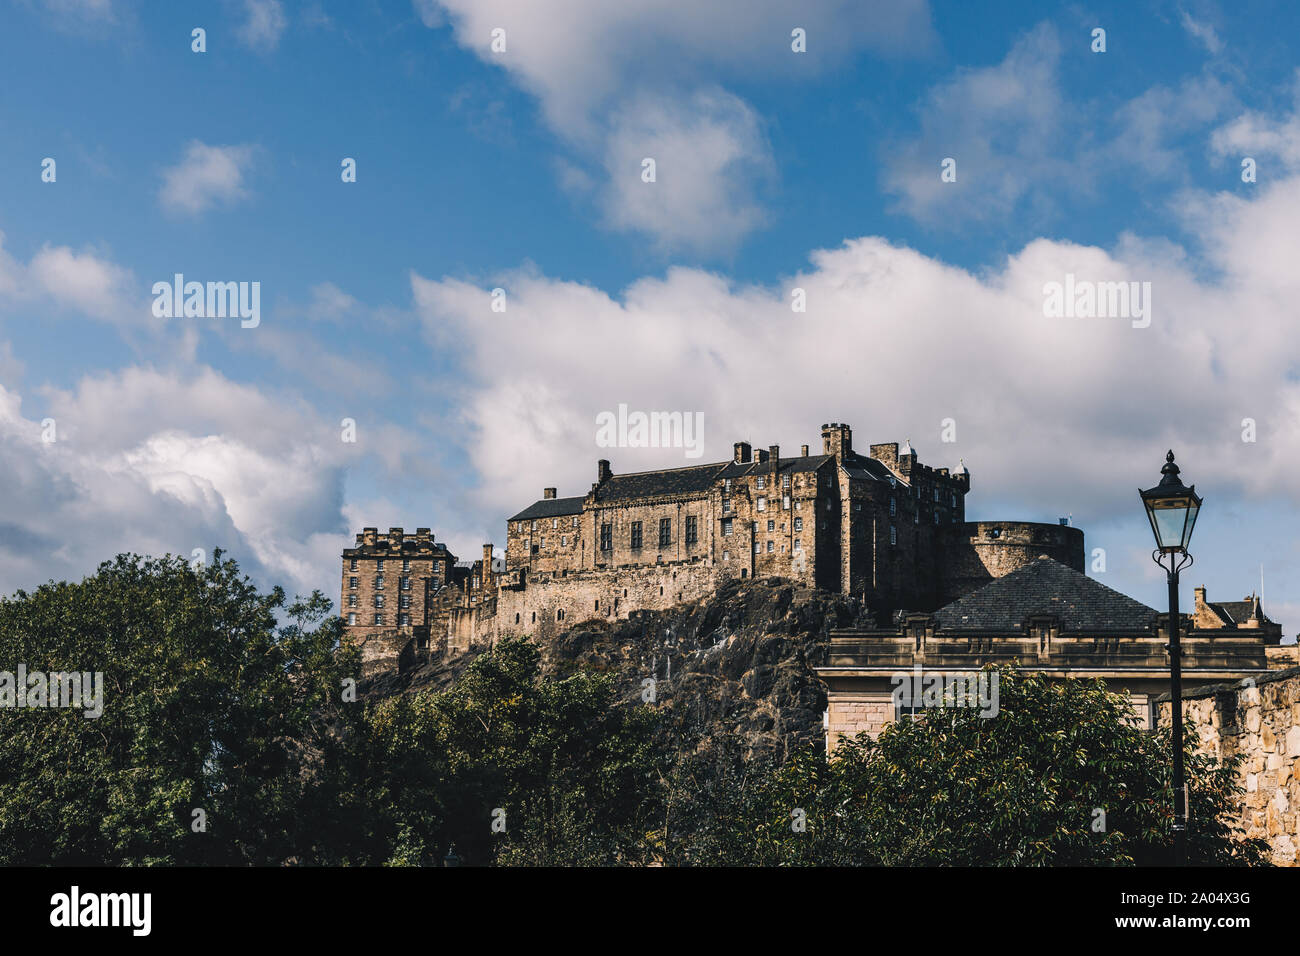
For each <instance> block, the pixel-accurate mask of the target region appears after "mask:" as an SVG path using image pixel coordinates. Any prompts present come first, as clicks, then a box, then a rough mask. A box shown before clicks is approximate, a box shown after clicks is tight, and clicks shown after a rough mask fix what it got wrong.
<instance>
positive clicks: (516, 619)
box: [515, 613, 519, 624]
mask: <svg viewBox="0 0 1300 956" xmlns="http://www.w3.org/2000/svg"><path fill="white" fill-rule="evenodd" d="M515 623H516V624H518V623H519V615H518V614H517V613H516V614H515Z"/></svg>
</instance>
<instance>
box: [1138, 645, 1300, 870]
mask: <svg viewBox="0 0 1300 956" xmlns="http://www.w3.org/2000/svg"><path fill="white" fill-rule="evenodd" d="M1159 707H1160V724H1161V726H1167V725H1168V724H1169V722H1170V719H1171V718H1170V713H1171V711H1170V704H1169V700H1168V699H1167V698H1162V700H1161V702H1160V704H1159ZM1183 715H1184V719H1185V720H1186V721H1188V722H1195V724H1196V726H1197V730H1198V731H1199V733H1200V736H1201V749H1202V750H1203V751H1205V752H1207V753H1210V754H1213V755H1214V756H1216V757H1219V758H1220V759H1222V758H1223V757H1226V756H1229V755H1231V754H1234V753H1240V754H1243V755H1244V756H1245V761H1244V763H1243V765H1242V768H1241V774H1242V782H1243V784H1244V785H1245V788H1246V793H1245V794H1244V796H1243V797H1242V807H1241V824H1242V825H1243V826H1244V827H1245V830H1246V836H1247V837H1262V838H1263V839H1265V840H1267V841H1268V843H1269V846H1270V847H1271V848H1272V860H1273V863H1275V864H1276V865H1278V866H1296V865H1297V849H1298V848H1300V667H1291V668H1288V669H1286V670H1282V671H1278V672H1276V673H1274V674H1269V675H1268V676H1266V677H1260V678H1255V679H1251V678H1248V679H1246V680H1243V681H1238V682H1236V683H1232V684H1215V685H1212V686H1210V687H1204V688H1193V689H1192V690H1191V691H1189V692H1187V693H1186V694H1185V695H1184V700H1183Z"/></svg>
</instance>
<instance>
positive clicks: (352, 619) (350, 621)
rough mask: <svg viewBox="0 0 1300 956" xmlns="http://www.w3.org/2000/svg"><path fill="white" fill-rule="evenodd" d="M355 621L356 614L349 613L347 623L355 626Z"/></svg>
mask: <svg viewBox="0 0 1300 956" xmlns="http://www.w3.org/2000/svg"><path fill="white" fill-rule="evenodd" d="M356 623H357V616H356V615H355V614H349V615H348V624H350V625H352V626H354V627H355V626H356Z"/></svg>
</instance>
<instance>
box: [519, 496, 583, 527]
mask: <svg viewBox="0 0 1300 956" xmlns="http://www.w3.org/2000/svg"><path fill="white" fill-rule="evenodd" d="M582 500H583V499H582V496H581V495H579V496H578V497H576V498H542V499H540V500H538V501H534V502H533V503H532V504H531V505H529V506H528V507H527V508H525V509H524V510H523V511H521V512H519V514H517V515H515V516H514V517H512V518H508V519H506V520H508V521H529V520H531V519H533V518H561V517H566V516H568V515H577V514H582Z"/></svg>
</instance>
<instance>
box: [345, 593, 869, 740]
mask: <svg viewBox="0 0 1300 956" xmlns="http://www.w3.org/2000/svg"><path fill="white" fill-rule="evenodd" d="M870 623H872V622H871V621H870V620H868V619H867V617H866V614H865V612H864V611H863V609H862V608H861V606H860V605H859V603H858V602H856V601H854V600H853V599H850V598H845V597H842V596H840V595H835V594H826V593H824V592H819V591H816V590H813V589H807V588H798V587H796V586H794V585H792V584H790V583H789V582H786V581H782V580H781V579H777V578H772V579H768V580H762V581H732V582H729V583H727V584H726V585H724V586H723V587H722V588H720V589H719V590H718V591H717V592H715V593H714V594H712V595H711V596H709V597H708V598H706V599H702V600H700V601H696V602H692V603H687V604H681V605H678V606H677V607H675V608H672V609H671V610H667V611H642V612H636V613H634V614H633V615H632V616H631V617H630V618H628V619H627V620H619V621H606V620H590V621H583V622H579V623H576V624H575V625H574V626H573V627H571V628H570V629H569V630H567V631H565V632H563V633H561V634H560V635H558V636H557V637H555V638H553V639H552V640H550V641H547V642H546V643H545V644H544V646H543V647H542V660H543V670H544V673H546V674H547V675H548V676H552V677H564V676H567V675H568V674H570V673H573V672H574V670H576V669H578V668H585V669H588V670H592V671H597V672H602V673H608V674H611V675H613V677H614V678H615V680H616V681H617V682H618V685H619V686H620V688H621V689H622V692H623V696H624V698H625V699H626V700H628V701H629V702H635V701H651V700H652V701H653V703H654V706H656V707H659V708H661V709H663V710H664V711H665V717H666V732H669V733H672V734H674V735H675V737H676V738H677V742H678V745H679V746H684V747H692V748H696V749H701V750H705V749H713V747H714V746H715V745H716V744H719V743H721V742H724V741H725V742H727V743H728V744H730V745H731V746H732V747H734V746H735V745H736V744H739V745H740V748H741V750H742V752H743V753H744V754H745V756H746V757H753V756H772V757H775V758H776V759H778V760H782V759H784V758H785V756H786V755H787V754H788V753H789V752H790V751H791V750H792V749H793V748H796V747H800V746H803V745H806V744H810V743H814V742H816V741H819V740H820V739H821V737H822V733H823V731H822V713H823V712H824V711H825V709H826V691H825V688H824V687H823V686H822V684H821V682H820V681H819V680H818V679H817V676H816V674H815V673H813V668H814V667H816V666H817V665H819V664H821V663H822V661H823V659H824V657H825V654H826V648H827V638H828V635H829V632H830V629H831V628H834V627H851V626H864V625H869V624H870ZM476 653H477V652H471V653H470V654H462V655H458V656H455V657H452V658H448V659H442V658H437V657H435V658H433V659H430V660H425V661H421V662H418V664H417V665H416V666H414V667H411V668H408V669H406V670H404V671H403V672H401V673H395V672H388V673H384V674H381V675H378V676H376V677H375V678H373V679H372V680H370V681H367V682H365V683H364V684H363V685H362V692H363V694H366V695H373V696H387V695H390V694H395V693H409V692H412V691H416V690H424V689H433V690H441V689H444V688H445V687H447V686H449V685H450V683H451V682H452V681H453V680H454V679H455V676H456V674H457V673H459V671H460V670H461V669H462V668H463V667H464V666H465V665H466V664H468V663H469V661H471V660H472V659H473V657H474V656H475V655H476Z"/></svg>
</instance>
